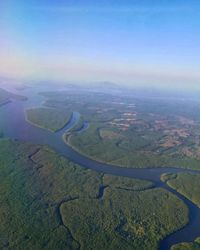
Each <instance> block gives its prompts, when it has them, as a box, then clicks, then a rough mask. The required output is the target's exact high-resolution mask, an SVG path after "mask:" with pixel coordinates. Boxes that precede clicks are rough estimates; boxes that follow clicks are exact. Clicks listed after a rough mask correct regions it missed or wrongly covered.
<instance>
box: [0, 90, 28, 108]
mask: <svg viewBox="0 0 200 250" xmlns="http://www.w3.org/2000/svg"><path fill="white" fill-rule="evenodd" d="M12 99H15V100H21V101H25V100H27V98H26V97H24V96H20V95H16V94H13V93H10V92H8V91H6V90H4V89H1V88H0V106H1V105H3V104H6V103H8V102H10V101H11V100H12Z"/></svg>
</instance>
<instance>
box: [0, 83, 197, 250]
mask: <svg viewBox="0 0 200 250" xmlns="http://www.w3.org/2000/svg"><path fill="white" fill-rule="evenodd" d="M4 88H5V89H7V90H9V91H11V92H15V93H17V94H21V95H25V96H27V97H28V101H14V100H13V102H11V103H8V104H6V105H4V106H1V107H0V132H3V134H4V136H5V137H8V138H11V139H17V140H21V141H26V142H31V143H35V144H41V145H48V146H49V147H51V148H53V149H54V150H55V151H56V152H57V153H59V154H60V155H63V156H65V157H67V158H68V159H70V160H71V161H73V162H74V163H77V164H79V165H81V166H83V167H85V168H89V169H93V170H95V171H98V172H103V173H107V174H113V175H118V176H125V177H132V178H138V179H144V180H149V181H152V182H154V183H155V185H156V186H157V187H162V188H165V189H167V190H168V191H170V192H172V193H173V194H175V195H176V196H177V197H178V198H179V199H181V200H182V201H183V202H184V203H185V204H186V205H187V207H188V208H189V217H190V221H189V223H188V225H187V226H185V227H184V228H182V229H181V230H179V231H177V232H175V233H173V234H171V235H169V236H167V237H166V238H165V239H164V240H163V241H162V242H161V243H160V250H167V249H170V247H171V246H172V245H173V244H176V243H179V242H183V241H193V240H194V239H195V238H197V237H199V236H200V209H199V208H198V207H197V206H196V205H194V204H193V203H192V202H190V201H189V200H188V199H186V198H185V197H183V196H182V195H180V194H179V193H177V192H176V191H174V190H173V189H171V188H170V187H168V186H167V185H165V184H164V183H163V182H161V181H160V176H161V174H163V173H166V172H170V173H178V172H190V173H196V174H199V173H200V172H198V171H193V170H186V169H179V168H146V169H144V168H142V169H141V168H122V167H115V166H111V165H108V164H103V163H100V162H96V161H94V160H91V159H89V158H87V157H85V156H83V155H81V154H79V153H78V152H76V151H74V150H73V149H72V148H71V147H69V146H68V145H66V144H65V143H64V141H63V140H62V135H63V133H64V132H65V131H66V130H68V129H69V128H71V127H72V126H74V125H75V123H76V122H77V120H78V119H79V116H80V114H79V113H77V112H74V113H73V115H72V116H71V119H70V121H69V122H68V123H67V125H66V126H65V127H63V128H62V129H60V130H59V131H57V132H56V133H52V132H50V131H47V130H44V129H41V128H39V127H36V126H33V125H32V124H30V123H28V122H27V121H26V120H25V116H24V110H25V109H27V108H30V107H36V106H40V105H41V103H43V102H44V101H45V98H44V97H43V96H41V95H38V92H41V91H46V89H45V88H40V89H39V90H38V89H36V88H31V89H26V90H24V91H19V92H18V91H16V90H15V89H13V88H11V87H10V88H8V86H4ZM50 90H55V89H54V88H53V87H52V88H51V89H49V88H48V91H50ZM85 126H86V125H85ZM84 129H85V127H84ZM79 132H80V131H79Z"/></svg>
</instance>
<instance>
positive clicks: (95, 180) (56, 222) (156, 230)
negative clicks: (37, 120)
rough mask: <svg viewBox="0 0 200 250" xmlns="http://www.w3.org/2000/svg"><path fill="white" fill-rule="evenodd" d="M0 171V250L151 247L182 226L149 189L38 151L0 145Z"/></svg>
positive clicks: (175, 207) (181, 215) (183, 212)
mask: <svg viewBox="0 0 200 250" xmlns="http://www.w3.org/2000/svg"><path fill="white" fill-rule="evenodd" d="M0 173H1V174H0V204H1V205H0V219H1V223H0V249H4V248H5V249H6V248H7V249H20V250H21V249H22V250H23V249H32V250H40V249H79V248H80V247H81V248H82V249H102V247H105V246H106V248H109V247H110V248H111V247H113V248H115V249H120V247H121V246H122V245H123V246H124V247H123V248H124V249H129V248H130V249H156V248H157V245H158V242H159V241H160V240H161V239H162V238H163V237H165V236H166V235H167V234H169V233H171V232H173V231H176V230H177V229H178V228H180V227H182V226H183V225H185V224H186V223H187V220H188V216H187V213H188V211H187V208H186V206H185V205H184V204H183V202H181V201H180V200H179V199H178V198H176V197H175V196H174V195H172V194H171V193H169V192H168V191H165V190H163V189H158V188H153V186H154V185H153V183H151V182H147V181H140V180H135V179H129V178H123V177H115V176H111V175H103V174H100V173H97V172H94V171H91V170H87V169H84V168H81V167H80V166H78V165H75V164H73V163H72V162H70V161H68V160H67V159H65V158H63V157H61V156H59V155H57V154H56V153H55V152H54V151H52V150H50V149H49V148H47V147H45V146H39V145H31V144H27V143H20V142H18V141H10V140H6V139H0ZM102 187H103V189H102ZM108 246H109V247H108ZM133 247H134V248H133Z"/></svg>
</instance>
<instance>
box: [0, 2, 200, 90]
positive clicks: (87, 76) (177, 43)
mask: <svg viewBox="0 0 200 250" xmlns="http://www.w3.org/2000/svg"><path fill="white" fill-rule="evenodd" d="M199 10H200V4H199V3H197V1H190V2H188V1H173V3H172V2H171V1H167V0H166V1H142V2H141V1H128V0H126V1H123V3H121V1H111V0H110V1H101V3H97V2H94V1H89V0H87V1H84V4H83V3H82V1H76V3H74V1H63V0H59V1H56V2H55V1H52V0H45V1H42V2H41V1H36V0H35V1H34V0H31V1H28V2H25V1H22V0H19V1H17V2H16V1H14V0H10V1H2V2H1V3H0V15H1V20H0V28H1V39H0V53H1V58H0V75H2V76H6V77H16V78H22V79H37V80H40V79H42V80H47V79H49V80H54V81H55V80H58V81H73V82H83V83H84V82H101V81H109V82H116V83H118V84H125V85H131V86H133V85H134V86H153V87H164V88H166V87H171V88H174V87H177V88H183V89H188V88H189V89H191V88H194V89H198V88H200V87H199V85H200V73H199V67H200V50H199V44H200V32H199V25H200V17H199V16H198V13H199Z"/></svg>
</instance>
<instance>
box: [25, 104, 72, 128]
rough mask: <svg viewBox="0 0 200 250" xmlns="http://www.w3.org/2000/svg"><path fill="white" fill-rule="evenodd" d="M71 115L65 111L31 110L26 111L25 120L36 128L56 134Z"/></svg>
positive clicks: (50, 109) (52, 109) (49, 109)
mask: <svg viewBox="0 0 200 250" xmlns="http://www.w3.org/2000/svg"><path fill="white" fill-rule="evenodd" d="M71 114H72V113H71V112H69V111H68V110H66V109H54V108H32V109H27V110H26V119H27V121H29V122H30V123H32V124H34V125H36V126H38V127H41V128H44V129H48V130H50V131H52V132H56V131H57V130H59V129H61V128H63V127H64V126H65V125H66V124H67V122H68V121H69V119H70V117H71Z"/></svg>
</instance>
